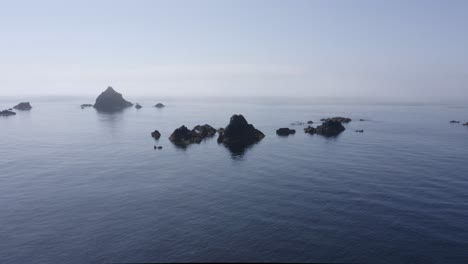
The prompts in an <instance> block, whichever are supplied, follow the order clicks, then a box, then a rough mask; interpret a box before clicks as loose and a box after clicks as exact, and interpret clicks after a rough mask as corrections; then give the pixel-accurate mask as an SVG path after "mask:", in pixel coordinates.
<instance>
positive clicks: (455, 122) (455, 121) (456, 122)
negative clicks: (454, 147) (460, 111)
mask: <svg viewBox="0 0 468 264" xmlns="http://www.w3.org/2000/svg"><path fill="white" fill-rule="evenodd" d="M450 124H460V121H457V120H452V121H450Z"/></svg>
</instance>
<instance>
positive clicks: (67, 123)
mask: <svg viewBox="0 0 468 264" xmlns="http://www.w3.org/2000/svg"><path fill="white" fill-rule="evenodd" d="M130 99H132V101H133V102H135V101H139V102H140V103H141V104H142V105H143V108H142V109H140V110H137V109H135V108H129V109H127V110H125V111H123V112H120V113H115V114H104V113H98V112H96V111H95V110H94V109H93V108H88V109H83V110H82V109H81V108H80V107H79V105H80V104H82V103H93V101H94V100H93V99H92V98H90V99H80V100H77V99H66V100H65V99H63V100H44V99H40V100H39V99H36V100H33V99H30V101H31V104H32V106H33V109H32V111H28V112H18V114H17V115H16V116H11V117H0V143H1V144H0V263H112V262H119V263H125V262H161V261H165V262H168V261H169V262H187V261H197V262H198V261H244V262H245V261H249V262H253V261H266V262H272V261H274V262H351V263H467V262H468V127H466V126H465V127H464V126H462V125H461V124H456V125H453V124H449V121H450V120H452V119H455V120H461V121H463V122H467V121H468V106H462V105H409V104H406V105H391V104H387V105H381V106H379V105H366V104H351V103H347V104H338V103H333V102H327V103H320V102H319V101H307V100H306V99H301V100H297V101H295V100H292V99H287V100H283V101H280V100H269V99H256V100H254V99H249V100H242V99H237V100H228V99H210V100H208V99H206V100H201V99H197V100H195V99H194V100H181V99H179V100H175V99H167V100H164V101H162V102H163V103H165V104H166V105H167V107H166V108H164V109H156V108H154V107H150V106H151V105H154V104H156V103H157V102H159V100H157V99H151V98H130ZM19 101H21V100H20V99H0V108H1V109H0V110H3V109H5V108H9V107H11V106H13V105H14V104H16V103H18V102H19ZM236 113H241V114H243V115H244V116H245V117H246V119H247V120H248V121H249V122H250V123H252V124H254V125H255V127H257V128H258V129H260V130H261V131H263V132H264V133H265V134H266V137H265V138H264V139H263V140H262V141H261V142H260V143H259V144H256V145H254V146H252V147H251V148H249V149H247V150H246V151H245V152H244V153H243V154H236V153H231V152H230V151H229V150H228V149H226V148H225V147H224V146H222V145H218V144H217V143H216V137H215V138H212V139H208V140H206V141H204V142H202V143H201V144H199V145H191V146H189V147H188V148H186V149H181V148H178V147H176V146H174V145H172V143H171V142H169V140H168V139H167V138H168V137H169V135H170V133H171V132H172V131H173V130H174V129H175V128H177V127H179V126H181V125H183V124H184V125H186V126H188V127H190V128H192V127H193V126H195V125H197V124H205V123H208V124H210V125H212V126H214V127H224V126H226V125H227V124H228V122H229V118H230V116H231V115H232V114H236ZM331 116H346V117H351V118H353V119H360V118H364V119H367V120H368V121H366V122H359V121H352V122H351V123H349V124H348V125H346V128H347V130H346V131H345V132H343V133H342V134H341V135H340V136H339V137H337V138H330V139H327V138H324V137H321V136H318V135H314V136H311V135H308V134H304V133H303V132H302V127H303V126H296V129H297V130H298V132H297V133H296V134H295V135H293V136H290V137H286V138H284V137H278V136H276V134H275V130H276V129H277V128H280V127H287V126H289V127H291V128H292V127H293V126H291V125H289V124H290V123H292V122H295V121H308V120H312V121H315V122H318V121H319V119H320V118H323V117H331ZM155 129H158V130H159V131H160V132H161V134H162V137H161V139H160V140H159V142H155V141H154V139H152V138H151V136H150V133H151V132H152V131H153V130H155ZM356 129H364V131H365V132H364V133H355V132H354V130H356ZM154 145H161V146H163V149H162V150H154V149H153V146H154Z"/></svg>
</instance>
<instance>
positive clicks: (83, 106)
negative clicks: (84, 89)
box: [81, 104, 93, 109]
mask: <svg viewBox="0 0 468 264" xmlns="http://www.w3.org/2000/svg"><path fill="white" fill-rule="evenodd" d="M85 107H93V105H92V104H82V105H81V109H84V108H85Z"/></svg>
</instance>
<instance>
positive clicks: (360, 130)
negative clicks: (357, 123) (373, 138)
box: [355, 129, 364, 133]
mask: <svg viewBox="0 0 468 264" xmlns="http://www.w3.org/2000/svg"><path fill="white" fill-rule="evenodd" d="M355 132H357V133H364V130H362V129H358V130H356V131H355Z"/></svg>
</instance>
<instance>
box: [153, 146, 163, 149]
mask: <svg viewBox="0 0 468 264" xmlns="http://www.w3.org/2000/svg"><path fill="white" fill-rule="evenodd" d="M154 149H162V147H161V146H154Z"/></svg>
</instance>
